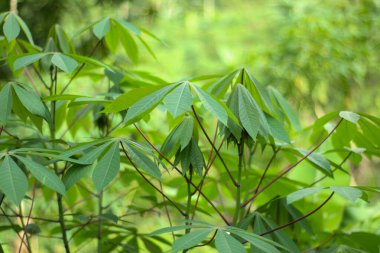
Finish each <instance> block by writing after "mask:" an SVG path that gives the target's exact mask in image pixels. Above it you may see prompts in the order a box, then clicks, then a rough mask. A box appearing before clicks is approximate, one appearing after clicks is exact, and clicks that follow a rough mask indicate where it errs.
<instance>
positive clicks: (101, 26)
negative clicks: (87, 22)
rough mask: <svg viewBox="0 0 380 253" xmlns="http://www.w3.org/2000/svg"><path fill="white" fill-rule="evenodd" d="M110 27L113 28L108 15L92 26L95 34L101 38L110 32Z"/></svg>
mask: <svg viewBox="0 0 380 253" xmlns="http://www.w3.org/2000/svg"><path fill="white" fill-rule="evenodd" d="M110 28H111V24H110V20H109V18H108V17H107V18H104V19H102V20H100V21H99V22H98V23H96V24H95V25H94V26H93V27H92V32H93V33H94V34H95V36H96V37H97V38H98V39H100V40H101V39H103V38H104V36H105V35H106V34H107V33H108V31H109V30H110Z"/></svg>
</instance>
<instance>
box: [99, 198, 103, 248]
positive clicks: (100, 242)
mask: <svg viewBox="0 0 380 253" xmlns="http://www.w3.org/2000/svg"><path fill="white" fill-rule="evenodd" d="M102 215H103V191H101V192H100V193H99V201H98V253H101V252H102Z"/></svg>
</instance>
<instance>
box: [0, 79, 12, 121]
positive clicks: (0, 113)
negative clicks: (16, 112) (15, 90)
mask: <svg viewBox="0 0 380 253" xmlns="http://www.w3.org/2000/svg"><path fill="white" fill-rule="evenodd" d="M0 101H2V102H1V103H2V104H1V106H0V122H1V123H2V124H4V123H5V122H7V120H8V117H9V115H10V114H11V110H12V90H11V87H10V85H9V84H6V85H5V86H4V87H3V89H2V90H1V91H0Z"/></svg>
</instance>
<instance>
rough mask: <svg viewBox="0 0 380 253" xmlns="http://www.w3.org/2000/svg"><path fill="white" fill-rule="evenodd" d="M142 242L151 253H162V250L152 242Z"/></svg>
mask: <svg viewBox="0 0 380 253" xmlns="http://www.w3.org/2000/svg"><path fill="white" fill-rule="evenodd" d="M141 240H142V241H143V242H144V244H145V247H146V249H147V250H148V251H149V252H151V253H162V249H161V248H160V247H159V246H158V245H157V244H155V243H154V242H152V241H151V240H148V239H146V238H144V237H143V238H141Z"/></svg>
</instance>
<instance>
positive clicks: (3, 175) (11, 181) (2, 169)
mask: <svg viewBox="0 0 380 253" xmlns="http://www.w3.org/2000/svg"><path fill="white" fill-rule="evenodd" d="M27 189H28V180H27V178H26V176H25V174H24V172H22V170H21V169H20V167H18V165H17V164H16V163H15V162H14V161H13V159H12V158H11V157H9V156H8V155H7V156H5V158H4V160H3V162H2V163H1V165H0V190H1V191H2V192H3V193H4V194H5V196H6V197H7V198H9V199H10V200H12V202H13V203H14V204H16V205H19V204H20V202H21V200H22V199H23V197H24V195H25V193H26V191H27Z"/></svg>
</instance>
